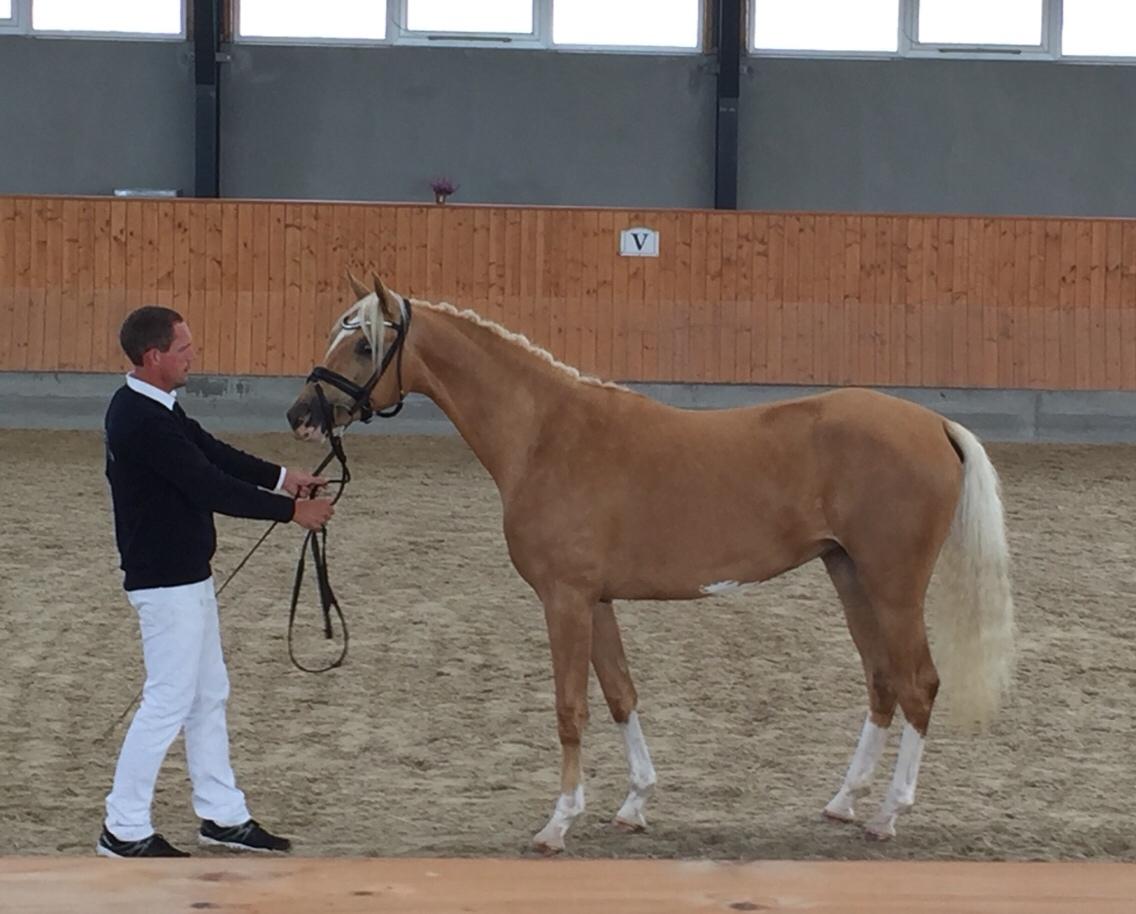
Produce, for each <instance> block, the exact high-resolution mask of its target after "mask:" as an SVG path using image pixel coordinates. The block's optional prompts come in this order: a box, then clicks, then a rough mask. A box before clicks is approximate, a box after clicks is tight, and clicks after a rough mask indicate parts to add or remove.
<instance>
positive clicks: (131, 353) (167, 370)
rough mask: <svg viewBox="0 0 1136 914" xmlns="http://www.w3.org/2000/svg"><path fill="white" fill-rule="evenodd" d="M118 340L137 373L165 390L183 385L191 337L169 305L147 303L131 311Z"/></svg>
mask: <svg viewBox="0 0 1136 914" xmlns="http://www.w3.org/2000/svg"><path fill="white" fill-rule="evenodd" d="M118 341H119V343H121V344H122V351H123V352H125V353H126V357H127V358H129V359H130V361H131V363H132V364H133V365H134V374H135V376H136V377H138V378H140V379H141V380H143V381H146V382H147V383H149V384H153V385H154V386H155V387H158V388H160V389H162V390H167V391H169V390H174V389H175V388H178V387H184V386H185V382H186V380H187V379H188V378H189V370H190V368H191V367H192V365H193V337H192V335H191V334H190V332H189V326H188V325H187V324H186V323H185V321H184V320H183V319H182V316H181V315H180V314H178V313H177V312H176V311H174V310H173V309H172V308H162V307H160V306H158V305H146V306H145V307H143V308H138V309H137V310H136V311H132V312H131V313H130V314H129V315H128V316H127V318H126V320H124V321H123V322H122V328H121V329H120V330H119V332H118Z"/></svg>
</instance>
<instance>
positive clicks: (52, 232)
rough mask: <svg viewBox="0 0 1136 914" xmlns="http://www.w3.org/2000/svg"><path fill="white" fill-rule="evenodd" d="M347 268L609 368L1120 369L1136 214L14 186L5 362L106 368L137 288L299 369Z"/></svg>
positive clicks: (244, 369)
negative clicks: (643, 246) (898, 211)
mask: <svg viewBox="0 0 1136 914" xmlns="http://www.w3.org/2000/svg"><path fill="white" fill-rule="evenodd" d="M638 225H646V226H648V227H652V228H656V229H658V230H659V231H660V247H659V256H658V257H657V258H629V257H620V256H618V243H619V233H620V230H622V229H624V228H629V227H632V226H638ZM348 268H350V269H352V270H353V271H355V272H356V273H357V274H360V275H364V274H366V273H367V272H369V271H370V270H371V269H375V270H377V271H378V272H379V273H380V274H381V275H382V276H383V278H384V279H385V281H386V282H387V283H388V285H390V286H391V287H392V288H394V289H396V290H398V291H400V292H405V293H407V294H409V295H414V296H417V297H422V298H426V299H430V300H435V301H439V300H444V301H450V302H453V303H454V304H456V305H458V306H459V307H468V308H471V309H473V310H475V311H478V312H479V313H481V314H484V315H485V316H487V317H489V318H491V319H494V320H497V321H500V322H501V323H503V324H505V325H506V326H508V327H509V328H510V329H512V330H515V331H518V332H520V333H524V334H526V335H527V336H529V337H530V338H531V339H533V340H534V341H535V342H536V343H538V344H540V345H542V346H546V347H548V348H549V349H550V350H551V351H552V352H553V353H554V354H555V355H557V356H558V357H560V358H562V359H564V360H566V361H568V362H569V363H571V364H573V365H576V366H578V367H579V368H581V369H582V370H583V371H585V372H590V373H596V374H599V375H602V376H604V377H610V378H616V379H620V380H627V381H676V382H692V381H693V382H698V381H704V382H720V383H772V384H871V385H897V386H900V385H902V386H908V385H910V386H931V387H1018V388H1023V387H1024V388H1035V389H1113V390H1132V389H1136V221H1130V220H1113V219H1043V218H1037V219H1026V218H1017V217H1012V218H992V217H966V216H934V215H914V216H904V215H889V214H828V213H764V212H753V213H751V212H740V213H734V212H714V211H697V210H647V211H631V210H613V209H590V208H535V207H494V206H460V205H453V204H447V205H445V206H422V205H409V204H407V205H400V204H361V203H351V204H347V203H324V202H297V201H281V202H273V201H238V200H191V199H177V200H140V199H131V200H120V199H113V198H64V197H15V196H8V197H0V370H5V371H23V370H44V371H119V370H121V369H122V368H123V364H124V363H123V358H122V356H121V354H120V353H119V350H118V346H117V343H116V336H117V329H118V324H119V323H120V322H121V320H122V317H123V316H124V315H125V314H126V313H127V312H128V311H129V310H130V309H131V308H134V307H137V306H138V305H140V304H144V303H154V304H164V305H169V306H171V307H175V308H177V309H178V310H179V311H181V312H182V313H184V314H185V315H186V317H187V319H189V320H190V322H191V326H192V327H193V329H194V333H195V336H196V338H197V340H198V342H199V344H200V348H201V357H200V360H199V365H198V369H199V370H201V371H209V372H218V373H223V374H254V375H264V374H268V375H281V374H283V375H299V374H304V373H306V372H307V371H308V370H309V368H310V367H311V365H312V364H313V363H314V362H315V361H317V360H318V359H319V358H320V356H321V354H322V351H323V348H324V346H325V344H326V334H327V331H328V328H329V325H330V323H331V321H332V320H333V319H334V317H335V316H336V314H338V313H339V312H340V311H341V310H342V309H344V308H346V307H347V306H348V305H349V304H350V292H349V290H348V288H347V284H346V282H345V280H344V278H343V277H344V273H345V271H346V270H347V269H348Z"/></svg>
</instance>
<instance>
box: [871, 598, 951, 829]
mask: <svg viewBox="0 0 1136 914" xmlns="http://www.w3.org/2000/svg"><path fill="white" fill-rule="evenodd" d="M880 627H881V628H882V629H883V630H884V633H885V634H884V638H885V640H886V642H887V643H888V646H889V648H890V652H891V657H892V681H893V682H894V684H895V690H896V694H897V695H898V697H899V706H900V707H901V708H902V709H903V716H904V717H905V718H907V722H906V723H905V724H904V727H903V736H902V737H901V738H900V742H899V757H898V758H897V759H896V762H895V773H894V774H893V775H892V781H891V786H890V787H889V788H888V792H887V796H886V797H885V798H884V801H883V804H882V805H881V806H880V809H879V812H877V813H876V815H875V816H873V817H872V819H871V820H870V821H869V822H868V823H867V825H865V826H864V828H865V830H866V831H867V832H868V834H869V835H870V836H872V837H875V838H880V839H883V840H886V839H888V838H891V837H894V835H895V822H896V819H897V818H898V817H899V816H900V814H902V813H905V812H907V810H909V809H910V808H911V807H912V806H913V805H914V804H915V784H916V781H918V779H919V763H920V761H921V760H922V758H923V741H924V738H925V737H926V735H927V726H928V724H929V723H930V720H931V708H932V706H933V705H934V703H935V695H936V694H937V693H938V691H939V674H938V672H937V671H936V670H935V664H934V663H933V662H932V660H931V650H930V648H929V647H928V645H927V632H926V629H925V628H924V625H923V601H922V597H921V596H920V598H919V599H918V600H917V601H915V602H911V603H909V602H903V603H899V604H892V605H887V604H885V605H884V606H883V607H881V609H880Z"/></svg>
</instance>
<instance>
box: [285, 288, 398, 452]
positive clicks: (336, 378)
mask: <svg viewBox="0 0 1136 914" xmlns="http://www.w3.org/2000/svg"><path fill="white" fill-rule="evenodd" d="M401 310H402V320H401V321H399V322H398V323H397V324H395V323H392V322H391V321H387V320H384V321H383V326H384V327H390V328H391V329H392V330H394V331H395V338H394V342H393V343H391V344H390V348H389V349H387V351H386V352H384V353H383V357H382V359H381V360H380V362H379V364H378V365H376V366H375V370H374V371H372V372H371V376H370V377H369V378H367V380H366V381H365V382H364V383H363V384H362V385H359V384H356V383H355V382H354V381H352V380H351V379H350V378H348V377H344V376H343V375H341V374H339V373H338V372H335V371H332V370H331V369H330V368H324V367H323V366H322V365H317V366H316V367H315V368H313V369H312V373H311V374H309V375H308V378H307V381H308V383H309V384H314V385H315V388H316V399H317V400H318V402H319V405H320V413H321V415H320V423H321V427H322V429H323V432H324V434H325V435H328V436H329V437H330V436H331V433H332V429H333V428H334V422H333V418H334V416H333V407H332V406H331V404H330V403H328V401H327V397H326V396H324V392H323V388H322V387H320V382H321V381H322V382H323V383H325V384H330V385H331V386H332V387H334V388H336V389H337V390H340V391H342V392H343V393H345V394H347V396H349V397H350V398H351V406H350V407H349V408H348V410H347V418H348V421H350V420H351V418H352V417H353V416H354V415H355V413H358V414H359V419H360V421H362V422H370V421H371V419H372V418H373V417H374V416H378V417H379V418H380V419H390V418H392V417H394V416H397V415H398V414H399V412H400V411H401V410H402V406H403V403H405V402H406V390H405V389H404V388H403V386H402V353H403V349H404V346H403V343H404V342H405V340H406V334H407V333H409V332H410V320H411V318H412V317H413V311H412V309H411V307H410V302H409V301H408V300H407V299H405V298H404V299H402V300H401ZM357 326H359V325H355V324H349V323H348V322H347V321H346V320H344V321H343V323H342V327H343V329H345V330H351V329H355V327H357ZM380 345H381V340H380ZM396 359H397V361H396V362H395V376H396V379H397V381H398V402H397V403H395V404H394V406H391V407H389V408H388V409H386V410H381V409H380V410H375V409H374V408H373V407H372V406H371V394H372V393H373V392H374V389H375V385H377V384H378V383H379V380H380V379H381V378H382V376H383V375H384V374H385V373H386V370H387V368H389V367H390V363H391V362H392V361H395V360H396Z"/></svg>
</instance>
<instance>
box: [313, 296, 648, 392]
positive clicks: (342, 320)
mask: <svg viewBox="0 0 1136 914" xmlns="http://www.w3.org/2000/svg"><path fill="white" fill-rule="evenodd" d="M406 301H407V302H408V303H409V304H411V305H413V306H414V307H419V308H432V309H434V310H435V311H441V312H443V313H444V314H449V315H451V316H453V317H460V318H462V319H463V320H467V321H469V322H470V323H472V324H476V325H477V326H478V327H482V328H484V329H485V330H488V331H489V332H490V333H493V334H495V335H496V336H499V337H500V338H501V339H503V340H507V341H508V342H510V343H513V344H514V345H517V346H520V347H521V348H522V349H524V350H525V351H526V352H529V353H531V354H532V355H535V356H536V357H537V358H538V359H540V360H541V361H543V362H547V363H548V364H549V365H551V366H552V367H553V368H556V369H558V370H560V371H563V372H564V373H565V374H567V375H568V376H569V377H571V378H572V379H574V380H576V381H579V382H581V383H582V384H594V385H596V386H597V387H607V388H610V389H612V390H622V391H626V392H628V393H631V391H630V390H628V388H626V387H624V386H623V385H621V384H616V383H615V382H614V381H604V380H602V379H601V378H596V377H592V376H591V375H586V374H583V373H582V372H581V371H580V370H579V369H578V368H573V367H572V366H571V365H565V364H564V363H563V362H561V361H560V360H559V359H557V358H556V357H555V356H554V355H553V354H552V353H551V352H549V351H548V350H547V349H542V348H541V347H540V346H538V345H536V343H534V342H533V341H532V340H530V339H529V338H528V337H527V336H524V335H523V334H520V333H514V332H513V331H512V330H508V329H506V328H505V327H502V326H501V325H500V324H498V323H496V322H495V321H491V320H489V319H488V318H484V317H482V316H481V315H480V314H478V313H477V312H476V311H470V310H469V309H464V310H460V311H459V310H458V309H457V308H455V307H454V306H453V305H451V304H450V303H449V302H428V301H423V300H421V299H411V298H407V299H406ZM385 328H386V324H385V322H384V319H383V314H382V311H381V310H380V308H379V297H378V295H376V294H375V293H374V292H372V293H371V294H370V295H368V296H366V297H365V298H361V299H359V301H357V302H356V303H355V304H353V305H352V306H351V307H350V308H348V309H347V310H346V311H344V312H343V313H342V314H341V315H340V316H339V317H338V318H337V319H336V321H335V324H334V325H333V326H332V328H331V335H330V337H329V340H330V342H329V345H328V349H327V351H328V354H329V355H330V353H331V351H332V350H333V349H334V348H335V347H336V346H337V345H338V344H339V342H340V341H341V340H342V339H344V338H345V337H347V336H349V335H350V334H352V333H354V332H355V331H356V330H361V331H362V332H363V335H364V336H365V337H366V338H367V342H368V343H370V344H371V355H372V358H373V359H374V360H375V365H376V366H377V365H378V364H379V362H380V360H381V359H382V355H383V343H384V340H385V336H386V334H385Z"/></svg>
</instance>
